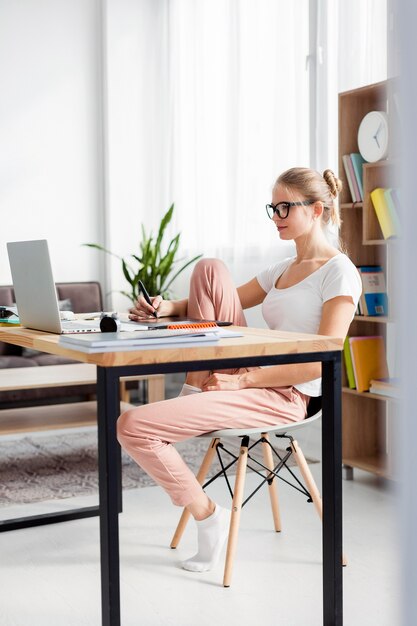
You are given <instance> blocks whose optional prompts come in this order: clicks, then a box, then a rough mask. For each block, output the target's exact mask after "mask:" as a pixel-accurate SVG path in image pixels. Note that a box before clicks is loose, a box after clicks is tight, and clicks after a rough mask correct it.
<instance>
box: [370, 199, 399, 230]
mask: <svg viewBox="0 0 417 626" xmlns="http://www.w3.org/2000/svg"><path fill="white" fill-rule="evenodd" d="M385 191H386V190H385V189H382V187H377V188H376V189H374V190H373V191H371V200H372V204H373V205H374V209H375V213H376V216H377V218H378V221H379V225H380V226H381V230H382V234H383V235H384V239H389V238H390V237H396V236H397V231H396V228H395V224H394V222H393V220H392V217H391V213H390V210H389V207H388V205H387V201H386V197H385Z"/></svg>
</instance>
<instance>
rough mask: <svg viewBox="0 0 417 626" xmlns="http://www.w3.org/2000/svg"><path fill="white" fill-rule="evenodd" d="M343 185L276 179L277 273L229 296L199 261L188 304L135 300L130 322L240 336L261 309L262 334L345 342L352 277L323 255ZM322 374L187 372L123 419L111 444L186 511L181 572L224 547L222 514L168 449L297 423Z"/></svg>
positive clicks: (207, 563)
mask: <svg viewBox="0 0 417 626" xmlns="http://www.w3.org/2000/svg"><path fill="white" fill-rule="evenodd" d="M341 187H342V185H341V181H340V180H338V179H337V178H335V176H334V174H333V172H332V171H331V170H326V171H325V172H324V174H323V176H321V175H320V174H319V173H318V172H316V171H314V170H311V169H307V168H293V169H290V170H288V171H286V172H284V173H283V174H281V176H280V177H279V178H278V179H277V181H276V183H275V185H274V188H273V193H272V203H271V204H269V205H267V211H268V215H269V217H270V218H271V219H272V221H273V223H274V225H275V227H276V228H277V230H278V232H279V235H280V238H281V239H283V240H285V241H287V240H294V242H295V245H296V252H297V254H296V256H295V257H291V258H287V259H285V260H283V261H280V262H278V263H275V264H274V265H272V266H271V267H269V268H268V269H266V270H265V271H263V272H261V273H260V274H259V275H258V276H256V278H253V279H252V280H251V281H249V282H248V283H246V284H244V285H242V286H241V287H239V288H238V289H236V288H235V287H234V285H233V283H232V280H231V277H230V274H229V273H228V270H227V269H226V267H225V266H224V265H223V263H221V262H220V261H217V260H213V259H206V260H202V261H200V262H199V263H198V264H197V265H196V267H195V269H194V272H193V275H192V278H191V285H190V295H189V299H188V300H181V301H164V300H163V299H162V298H161V296H156V297H154V298H152V305H153V308H152V306H150V305H149V304H147V303H146V302H145V300H144V299H143V297H140V298H139V299H138V300H137V302H136V304H135V306H134V307H133V308H132V309H131V310H130V318H131V319H133V320H137V321H143V320H144V319H146V317H149V316H151V315H152V313H153V310H156V311H157V313H158V316H166V315H180V316H190V317H193V318H202V319H227V320H232V321H233V323H234V324H237V325H240V326H245V325H246V322H245V318H244V314H243V310H244V309H247V308H250V307H253V306H255V305H257V304H260V303H262V313H263V316H264V319H265V321H266V322H267V324H268V326H269V328H272V329H274V330H285V331H295V332H297V331H298V332H303V333H304V332H306V333H317V334H322V335H330V336H333V337H345V336H346V334H347V331H348V328H349V325H350V322H351V320H352V318H353V315H354V313H355V310H356V306H357V302H358V299H359V295H360V293H361V280H360V277H359V274H358V272H357V270H356V268H355V266H354V265H353V264H352V262H351V261H350V260H349V259H348V257H347V256H346V255H345V254H342V253H341V252H340V250H338V249H337V248H335V247H334V246H333V245H331V244H330V243H329V241H328V239H327V238H326V234H325V230H326V228H327V226H328V225H329V224H330V223H332V224H334V225H336V226H339V224H340V218H339V213H338V205H337V201H336V199H337V196H338V194H339V192H340V190H341ZM320 376H321V364H320V363H300V364H287V365H276V366H271V367H265V368H250V369H240V370H238V371H234V372H232V373H223V372H191V373H188V374H187V377H186V382H185V384H184V387H183V389H182V391H181V394H180V395H179V397H178V398H174V399H172V400H165V401H162V402H156V403H154V404H150V405H147V406H141V407H138V408H135V409H130V410H129V411H127V412H125V413H124V414H123V415H121V417H120V419H119V423H118V437H119V441H120V443H121V445H122V447H123V448H124V449H125V450H126V451H127V452H128V454H129V455H130V456H131V457H132V458H133V459H134V460H135V461H136V462H137V463H138V464H139V465H140V466H141V467H142V468H143V469H144V470H145V471H146V472H147V473H148V474H149V475H150V476H152V477H153V479H154V480H155V481H156V482H157V483H158V484H159V485H161V486H162V487H163V488H164V489H165V490H166V492H167V493H168V495H169V496H170V497H171V499H172V501H173V503H174V504H176V505H179V506H183V507H184V506H185V507H187V508H188V510H189V511H190V513H191V515H192V516H193V517H194V519H195V520H196V523H197V527H198V551H197V554H196V555H195V556H193V557H192V558H191V559H188V560H187V561H185V562H184V563H183V567H184V568H185V569H187V570H190V571H207V570H210V569H212V568H213V567H214V566H215V564H216V563H217V561H218V559H219V556H220V553H221V550H222V548H223V545H224V543H225V540H226V537H227V533H228V525H229V517H230V512H228V511H226V510H225V509H223V508H221V507H220V506H218V505H216V504H215V503H214V502H213V501H212V500H211V499H210V498H209V497H208V496H207V495H206V493H205V492H204V491H203V490H202V488H201V486H200V485H199V483H198V482H197V480H196V478H195V476H194V474H193V473H192V472H191V470H190V469H189V468H188V467H187V466H186V465H185V463H184V461H183V460H182V459H181V457H180V455H179V454H178V452H177V451H176V449H175V448H174V447H173V445H172V444H173V443H176V442H179V441H183V440H185V439H189V438H191V437H195V436H198V435H200V434H202V433H205V432H211V431H214V430H219V429H223V428H255V427H258V426H270V425H275V424H278V423H288V422H294V421H299V420H302V419H304V417H305V415H306V408H307V404H308V401H309V398H310V397H312V396H319V395H321V379H320Z"/></svg>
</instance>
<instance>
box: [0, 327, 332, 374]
mask: <svg viewBox="0 0 417 626" xmlns="http://www.w3.org/2000/svg"><path fill="white" fill-rule="evenodd" d="M231 328H232V329H233V328H235V330H238V331H239V332H242V334H243V336H242V337H233V338H229V339H220V340H219V342H218V343H216V344H210V345H206V344H203V343H202V344H201V346H193V347H185V346H184V347H178V344H173V345H172V347H165V346H164V348H163V349H157V348H155V347H153V348H152V349H141V350H135V351H131V352H130V351H129V352H104V353H92V354H87V353H85V352H79V351H77V350H73V349H69V348H67V347H64V346H62V345H60V344H59V337H60V336H59V335H52V334H49V333H45V332H42V331H38V330H29V329H27V328H23V327H19V328H11V329H9V328H4V327H3V328H0V341H4V342H6V343H12V344H15V345H18V346H23V347H25V348H32V349H34V350H41V351H43V352H48V353H50V354H58V355H62V356H67V357H70V358H73V359H77V360H78V361H82V362H84V363H93V364H95V365H100V366H102V367H115V366H121V365H141V364H148V363H172V362H182V361H190V360H198V361H205V360H207V361H209V360H211V359H221V358H225V359H229V358H234V357H247V356H248V357H250V356H267V355H274V356H275V355H279V354H298V353H303V352H304V353H306V352H330V351H335V350H336V351H338V350H342V348H343V339H341V338H339V337H326V336H324V335H310V334H301V333H289V332H284V331H277V330H268V329H262V328H242V327H233V326H232V327H231Z"/></svg>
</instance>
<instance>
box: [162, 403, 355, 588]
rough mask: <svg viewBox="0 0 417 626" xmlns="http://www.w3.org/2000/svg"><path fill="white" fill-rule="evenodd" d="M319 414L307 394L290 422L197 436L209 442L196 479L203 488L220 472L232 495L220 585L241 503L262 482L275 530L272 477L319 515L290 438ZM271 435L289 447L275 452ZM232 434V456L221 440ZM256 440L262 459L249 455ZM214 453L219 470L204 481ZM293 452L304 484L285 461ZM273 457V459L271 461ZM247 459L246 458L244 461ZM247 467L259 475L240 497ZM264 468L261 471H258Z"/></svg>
mask: <svg viewBox="0 0 417 626" xmlns="http://www.w3.org/2000/svg"><path fill="white" fill-rule="evenodd" d="M320 417H321V397H319V398H311V399H310V402H309V404H308V408H307V415H306V418H305V420H303V421H302V422H296V423H294V424H281V425H277V426H269V427H262V428H249V429H224V430H217V431H215V432H211V433H206V434H205V435H201V437H210V438H211V442H210V445H209V447H208V450H207V452H206V454H205V457H204V459H203V462H202V464H201V467H200V469H199V471H198V473H197V480H198V481H199V483H200V484H201V485H203V488H205V487H207V486H208V485H209V484H211V483H212V482H213V481H214V480H216V479H217V478H219V477H220V476H224V478H225V479H226V482H227V485H228V488H229V491H230V494H231V496H232V512H231V518H230V528H229V536H228V542H227V551H226V562H225V568H224V577H223V586H224V587H230V583H231V578H232V570H233V562H234V557H235V553H236V547H237V538H238V532H239V523H240V514H241V510H242V507H243V506H244V505H245V504H246V503H247V502H248V500H250V498H252V496H253V495H254V494H255V493H256V492H257V491H258V490H259V489H260V488H261V487H262V486H263V485H264V484H266V483H267V484H268V490H269V496H270V501H271V508H272V516H273V520H274V528H275V531H276V532H280V531H281V518H280V512H279V504H278V492H277V489H276V480H275V478H280V479H281V480H284V482H286V483H287V484H289V485H290V486H291V487H294V488H295V489H297V490H298V491H300V492H301V493H303V494H304V495H305V496H307V498H308V502H313V503H314V506H315V508H316V510H317V513H318V515H319V517H320V519H322V501H321V496H320V493H319V490H318V488H317V485H316V483H315V480H314V478H313V475H312V473H311V471H310V468H309V467H308V464H307V462H306V459H305V457H304V454H303V452H302V450H301V448H300V446H299V445H298V443H297V441H296V440H295V439H294V438H293V436H292V433H293V432H294V431H296V430H298V429H300V428H305V427H306V426H310V425H311V424H312V423H313V422H315V421H316V420H318V419H320ZM270 435H275V436H276V437H278V438H279V439H281V440H282V439H287V440H288V442H289V447H288V448H287V449H286V453H285V455H283V454H282V452H281V453H278V451H277V450H275V448H274V447H273V446H272V445H271V443H270V439H269V436H270ZM236 437H238V438H241V439H242V441H241V444H240V449H239V455H238V456H236V453H235V452H231V451H230V450H227V448H226V447H225V446H224V444H223V443H222V440H224V439H230V438H232V439H235V438H236ZM253 437H254V438H255V441H254V443H250V440H251V438H253ZM259 444H261V445H262V451H263V461H264V462H263V463H261V462H260V461H258V460H257V459H255V458H253V456H252V455H251V451H252V450H253V449H254V448H256V446H258V445H259ZM216 453H217V455H218V458H219V461H220V465H221V470H220V471H219V472H218V473H217V474H216V475H215V476H213V477H212V478H211V479H210V480H208V481H207V482H206V483H205V484H203V483H204V480H205V478H206V476H207V473H208V471H209V469H210V466H211V464H212V461H213V458H214V456H215V454H216ZM225 456H227V458H228V459H229V462H227V463H226V464H225V463H224V458H225ZM291 456H293V458H294V460H295V462H296V463H297V465H298V467H299V469H300V473H301V476H302V478H303V480H304V482H305V486H304V485H303V484H302V483H301V481H300V480H299V479H298V478H297V476H296V475H295V474H294V472H293V471H292V470H291V468H290V467H288V465H287V461H288V459H289V458H290V457H291ZM274 457H275V462H274ZM248 461H249V462H248ZM235 464H237V470H236V478H235V484H234V491H233V490H232V487H231V484H230V481H229V478H228V476H227V470H229V469H230V468H231V467H233V466H234V465H235ZM247 467H249V468H250V469H252V470H253V471H255V472H257V473H258V474H259V475H260V476H261V477H262V481H261V483H260V484H259V485H258V486H257V487H256V489H255V490H254V491H253V492H252V493H251V494H250V495H249V496H248V497H247V498H246V499H245V500H243V491H244V486H245V477H246V468H247ZM283 469H286V470H287V471H288V472H289V473H290V475H291V476H292V479H293V480H294V481H295V484H294V483H291V482H289V481H288V480H286V479H284V478H283V477H282V476H281V475H280V472H281V470H283ZM262 470H263V471H264V472H265V474H262V473H261V471H262ZM189 517H190V513H189V512H188V510H187V509H184V510H183V513H182V515H181V519H180V521H179V523H178V526H177V528H176V530H175V533H174V536H173V538H172V541H171V548H176V547H177V546H178V544H179V542H180V539H181V537H182V535H183V533H184V530H185V527H186V525H187V522H188V520H189ZM343 564H344V565H345V559H344V558H343Z"/></svg>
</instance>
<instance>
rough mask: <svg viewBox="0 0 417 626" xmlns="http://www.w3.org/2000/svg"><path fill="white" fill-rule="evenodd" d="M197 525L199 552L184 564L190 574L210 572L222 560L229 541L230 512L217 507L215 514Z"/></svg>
mask: <svg viewBox="0 0 417 626" xmlns="http://www.w3.org/2000/svg"><path fill="white" fill-rule="evenodd" d="M196 523H197V531H198V552H197V554H195V555H194V556H193V557H192V558H191V559H188V560H187V561H184V562H183V563H182V567H183V569H186V570H188V571H189V572H208V571H209V570H211V569H213V568H214V567H215V566H216V565H217V562H218V560H219V558H220V554H221V551H222V549H223V546H224V544H225V541H226V539H227V535H228V532H229V524H230V511H228V510H227V509H223V508H222V507H221V506H219V505H216V508H215V510H214V513H212V515H210V517H207V518H206V519H203V520H201V521H200V522H196Z"/></svg>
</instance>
